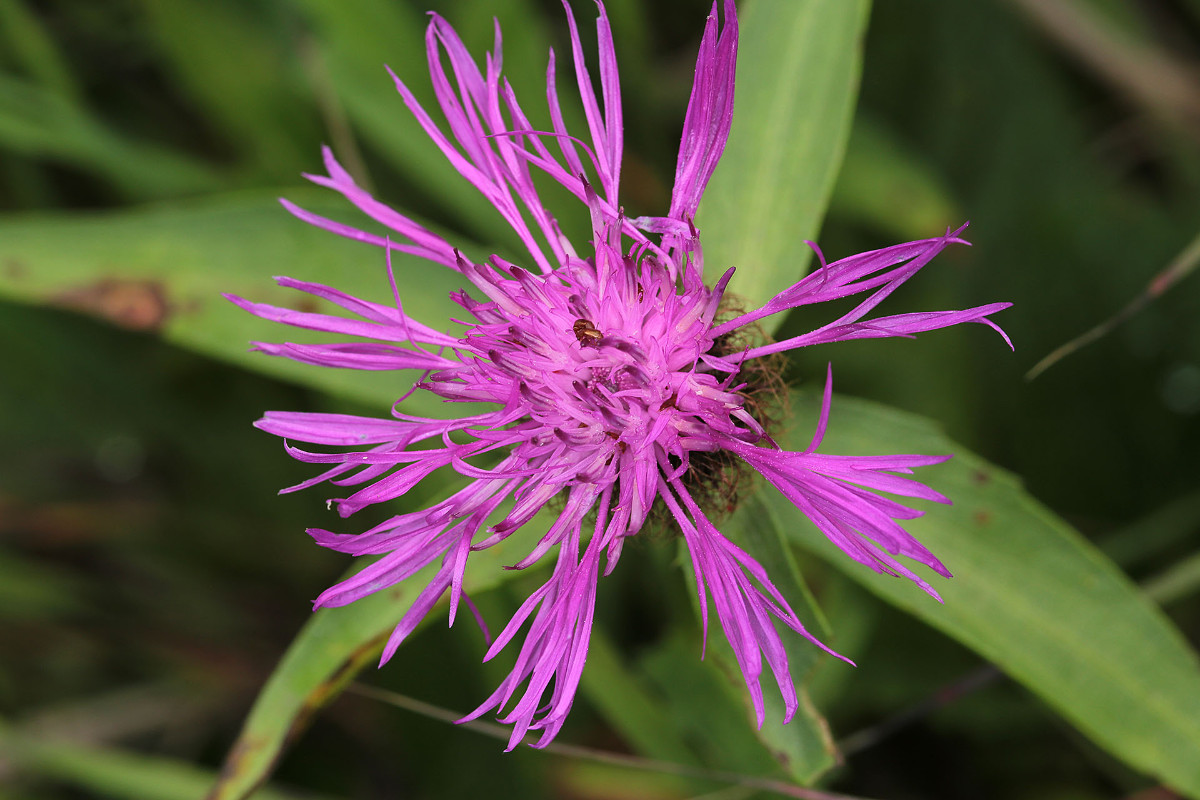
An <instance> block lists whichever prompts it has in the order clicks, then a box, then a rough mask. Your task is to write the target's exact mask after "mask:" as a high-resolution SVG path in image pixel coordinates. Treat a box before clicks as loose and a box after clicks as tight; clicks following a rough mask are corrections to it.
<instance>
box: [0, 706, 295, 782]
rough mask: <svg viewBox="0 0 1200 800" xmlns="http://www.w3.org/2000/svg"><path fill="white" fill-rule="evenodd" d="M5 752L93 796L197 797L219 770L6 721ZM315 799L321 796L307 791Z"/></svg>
mask: <svg viewBox="0 0 1200 800" xmlns="http://www.w3.org/2000/svg"><path fill="white" fill-rule="evenodd" d="M0 754H3V756H4V758H5V759H6V760H11V761H13V762H15V763H16V764H18V765H19V766H20V767H22V768H23V769H26V770H29V771H32V772H37V773H38V774H40V775H44V776H46V777H48V778H52V779H54V780H56V781H61V782H63V783H68V784H72V785H74V786H78V787H80V788H81V789H84V790H86V791H87V792H88V796H89V797H95V796H100V797H111V798H115V799H116V800H196V798H198V797H203V796H204V792H205V791H207V790H208V787H209V786H211V785H212V782H213V780H214V779H215V778H216V776H215V774H214V773H212V772H210V771H208V770H204V769H200V768H198V767H194V766H192V765H190V764H186V763H183V762H180V761H176V760H174V759H169V758H163V757H158V756H147V755H142V754H140V753H133V752H129V751H126V750H120V749H117V748H111V747H95V746H85V745H78V744H72V743H69V742H57V741H48V740H39V739H38V738H37V737H36V736H34V735H31V734H30V733H28V732H26V731H22V730H20V729H19V728H13V727H10V726H8V725H6V724H0ZM304 796H305V797H306V798H309V800H317V798H315V797H314V796H313V795H312V794H307V793H306V794H305V795H304ZM253 797H254V798H255V800H289V798H295V797H296V795H292V794H288V793H284V792H280V791H278V790H275V789H262V790H261V791H259V792H257V793H255V794H254V795H253Z"/></svg>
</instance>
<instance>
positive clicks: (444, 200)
mask: <svg viewBox="0 0 1200 800" xmlns="http://www.w3.org/2000/svg"><path fill="white" fill-rule="evenodd" d="M299 6H300V8H301V9H302V11H303V12H304V13H305V15H306V17H307V18H308V22H309V24H310V25H311V26H312V27H313V29H314V30H315V32H316V34H317V41H318V44H319V52H320V57H321V59H322V61H323V64H324V68H326V69H328V73H329V76H330V80H331V83H332V91H333V93H334V95H335V97H334V98H331V99H332V100H333V101H335V102H337V103H339V104H343V105H344V106H345V109H346V114H347V116H348V117H349V118H350V120H351V122H353V123H354V126H355V128H356V130H357V131H358V132H360V133H361V135H362V137H363V138H364V140H366V142H368V143H369V144H370V145H372V146H373V147H374V148H375V149H377V150H378V152H379V153H380V154H381V155H383V156H384V157H385V158H387V159H388V161H389V162H390V163H391V165H392V166H393V167H395V168H396V169H397V170H399V171H400V172H401V173H402V174H403V175H404V177H405V178H407V179H408V180H410V181H412V182H413V183H414V184H416V185H417V186H419V187H420V188H421V189H422V190H424V191H425V192H427V193H428V196H429V198H430V208H428V209H426V211H427V212H428V213H430V214H431V215H432V214H433V211H434V210H436V211H440V212H441V214H442V217H441V218H444V219H453V220H454V221H455V224H456V225H458V226H460V227H461V228H462V229H463V230H465V231H467V232H468V233H469V234H470V235H472V236H474V237H475V238H477V239H479V240H481V241H487V242H492V243H504V244H506V245H508V246H510V247H513V248H520V247H521V243H520V240H519V239H518V238H517V237H516V235H515V234H514V233H513V231H512V229H511V228H510V227H509V225H508V224H507V223H506V222H505V221H504V219H503V218H502V217H501V216H500V215H499V213H497V211H496V209H495V208H493V206H492V204H491V203H489V202H488V201H487V200H486V199H485V198H484V197H483V195H481V194H480V193H479V191H478V190H477V189H475V187H473V186H472V185H471V184H469V183H468V182H467V181H466V179H465V178H463V177H462V176H461V175H459V174H458V172H456V171H455V169H454V168H453V167H452V166H451V165H450V163H449V162H448V161H447V160H446V158H445V156H443V155H442V154H441V152H439V151H438V149H437V148H436V147H435V146H434V144H433V142H431V141H430V139H429V137H428V136H427V135H426V134H425V132H424V131H423V130H422V129H421V126H420V125H419V124H418V123H417V121H416V119H415V118H414V117H413V115H412V113H411V112H410V111H409V110H408V108H407V107H406V106H405V104H404V101H403V100H402V99H401V97H400V95H399V94H398V93H397V92H396V87H395V84H394V83H393V82H392V78H391V76H389V75H388V73H387V70H386V69H385V65H387V66H390V67H391V69H392V70H393V71H394V72H395V73H396V76H397V77H399V78H400V79H401V80H403V81H404V82H405V84H406V85H407V86H408V87H409V88H410V89H411V90H412V92H413V94H414V95H416V97H417V99H418V100H419V101H420V102H421V103H422V105H423V106H424V107H425V108H426V110H428V111H429V112H430V114H431V115H432V116H433V117H434V119H435V120H436V119H437V118H438V114H439V112H438V111H437V105H436V99H435V97H434V94H433V89H432V86H431V84H430V79H429V67H428V64H427V62H426V59H425V30H424V27H425V18H424V16H423V15H422V14H421V13H420V11H418V10H417V9H414V8H413V7H411V4H397V3H394V2H390V0H340V2H336V3H330V2H324V1H323V0H299ZM520 55H524V54H520ZM539 58H541V56H539ZM316 156H317V153H316V151H315V150H314V152H313V160H314V163H315V162H316ZM380 199H383V200H386V199H387V198H380Z"/></svg>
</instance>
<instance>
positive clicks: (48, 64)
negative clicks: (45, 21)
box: [0, 0, 79, 98]
mask: <svg viewBox="0 0 1200 800" xmlns="http://www.w3.org/2000/svg"><path fill="white" fill-rule="evenodd" d="M0 41H3V42H4V43H5V45H6V47H7V49H8V53H9V55H10V56H11V57H12V59H13V60H14V61H15V62H16V63H17V64H19V65H20V66H21V67H22V69H23V70H24V72H25V74H27V75H29V76H30V77H32V78H35V79H36V80H37V82H38V83H40V84H41V85H42V86H43V87H44V88H46V89H50V90H52V91H54V92H55V93H57V94H59V95H61V96H63V97H70V98H75V97H77V96H78V95H79V86H78V84H77V83H76V82H75V78H74V76H72V75H71V69H70V67H69V66H68V65H67V60H66V59H65V58H63V54H62V52H61V51H60V50H59V49H58V47H57V46H56V45H55V43H54V40H53V39H52V38H51V37H50V35H49V34H48V33H47V31H46V27H45V26H44V25H42V23H41V21H40V20H39V19H38V17H37V15H36V14H34V13H33V12H32V11H31V10H30V9H29V8H27V7H26V5H25V2H24V0H0Z"/></svg>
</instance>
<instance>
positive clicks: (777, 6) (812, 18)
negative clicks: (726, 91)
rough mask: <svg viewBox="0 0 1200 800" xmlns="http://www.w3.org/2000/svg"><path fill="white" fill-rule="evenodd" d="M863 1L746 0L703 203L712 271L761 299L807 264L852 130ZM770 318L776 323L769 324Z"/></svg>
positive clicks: (756, 301) (752, 301)
mask: <svg viewBox="0 0 1200 800" xmlns="http://www.w3.org/2000/svg"><path fill="white" fill-rule="evenodd" d="M868 7H869V2H868V0H753V2H749V3H747V4H746V6H745V11H744V13H743V14H742V17H741V43H740V47H739V52H738V76H737V95H736V98H735V100H736V107H735V111H734V117H733V128H732V130H731V132H730V136H729V145H728V147H727V148H726V149H725V155H724V157H723V158H722V159H721V163H720V166H719V167H718V168H717V171H716V172H715V173H714V175H713V179H712V182H711V183H710V184H709V187H708V190H707V191H706V192H705V196H704V201H703V203H702V204H701V205H700V211H699V214H698V217H697V225H698V227H699V228H700V230H701V233H702V237H703V241H704V258H705V261H706V262H707V264H708V265H709V270H708V271H709V273H710V274H712V275H715V274H720V273H721V272H723V271H724V270H725V269H727V268H728V267H730V266H734V267H737V270H738V271H737V273H736V274H735V276H734V278H733V281H732V283H731V284H730V290H731V291H732V292H734V293H735V294H738V295H740V296H741V297H743V298H745V299H746V300H747V302H748V304H749V305H751V306H756V305H760V304H762V303H764V302H766V301H767V300H768V299H770V298H771V297H772V296H774V295H775V294H776V293H778V292H780V291H782V290H783V289H784V288H786V287H787V286H788V285H790V284H792V283H794V282H796V281H797V280H799V279H800V278H801V277H802V276H803V275H804V273H805V271H806V269H807V266H808V262H809V258H810V257H811V255H812V253H811V251H810V250H809V248H808V246H807V245H806V244H804V240H805V239H813V238H815V236H816V234H817V231H818V230H820V227H821V220H822V218H823V216H824V213H825V207H826V205H827V203H828V201H829V195H830V192H831V191H832V189H833V182H834V178H835V177H836V176H837V171H838V166H839V165H840V163H841V160H842V154H843V152H844V150H845V147H846V139H847V137H848V136H849V135H850V120H851V116H852V114H853V112H854V103H855V98H856V96H857V93H858V78H859V72H860V70H861V61H862V38H863V34H864V32H865V28H866V22H867V16H868V15H867V11H868ZM775 322H776V324H778V321H775Z"/></svg>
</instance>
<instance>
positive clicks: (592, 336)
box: [571, 319, 604, 347]
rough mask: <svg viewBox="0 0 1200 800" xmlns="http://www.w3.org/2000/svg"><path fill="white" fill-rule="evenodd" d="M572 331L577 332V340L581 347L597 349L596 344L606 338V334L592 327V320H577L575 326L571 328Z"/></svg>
mask: <svg viewBox="0 0 1200 800" xmlns="http://www.w3.org/2000/svg"><path fill="white" fill-rule="evenodd" d="M571 330H573V331H574V332H575V338H576V339H578V340H579V344H580V346H581V347H595V346H596V342H598V341H600V340H601V339H603V338H604V334H602V333H600V331H598V330H596V329H595V328H594V327H593V326H592V321H591V320H590V319H577V320H575V324H574V325H572V326H571Z"/></svg>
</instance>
